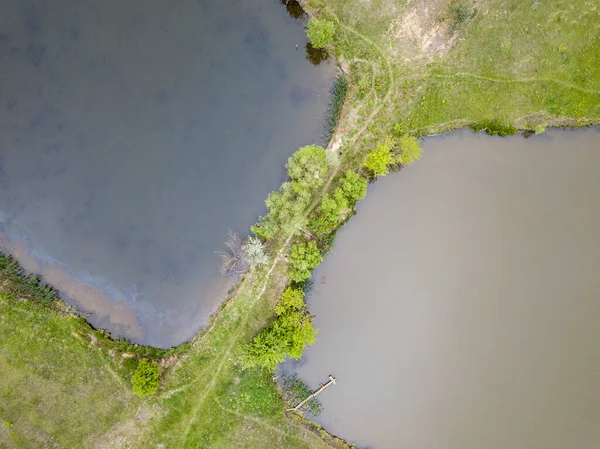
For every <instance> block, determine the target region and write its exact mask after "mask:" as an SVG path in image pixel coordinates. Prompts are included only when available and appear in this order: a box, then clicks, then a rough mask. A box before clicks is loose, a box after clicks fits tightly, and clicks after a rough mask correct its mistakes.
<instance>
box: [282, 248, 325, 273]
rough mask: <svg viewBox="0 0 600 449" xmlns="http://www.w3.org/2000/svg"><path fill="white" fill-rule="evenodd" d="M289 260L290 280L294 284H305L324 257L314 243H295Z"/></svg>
mask: <svg viewBox="0 0 600 449" xmlns="http://www.w3.org/2000/svg"><path fill="white" fill-rule="evenodd" d="M288 259H289V261H290V267H289V276H290V279H291V280H292V281H294V282H303V281H305V280H307V279H309V278H310V276H311V274H312V270H313V268H315V267H316V266H317V265H319V264H320V263H321V261H322V260H323V256H322V255H321V253H320V252H319V248H317V244H316V243H315V242H314V241H313V242H308V243H294V244H293V245H292V250H291V251H290V255H289V257H288Z"/></svg>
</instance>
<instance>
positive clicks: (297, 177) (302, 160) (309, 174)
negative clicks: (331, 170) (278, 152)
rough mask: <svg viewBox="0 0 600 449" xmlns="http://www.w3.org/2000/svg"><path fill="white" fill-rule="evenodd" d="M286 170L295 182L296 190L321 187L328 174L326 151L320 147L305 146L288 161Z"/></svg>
mask: <svg viewBox="0 0 600 449" xmlns="http://www.w3.org/2000/svg"><path fill="white" fill-rule="evenodd" d="M286 168H287V173H288V176H289V177H290V179H291V180H292V181H295V182H294V184H293V186H294V189H296V190H298V189H309V190H310V189H314V188H316V187H319V186H320V185H321V184H322V183H323V177H324V175H325V173H327V160H326V158H325V149H324V148H323V147H321V146H319V145H307V146H304V147H302V148H300V149H299V150H298V151H296V152H295V153H294V154H293V155H292V156H291V157H290V158H289V159H288V163H287V164H286Z"/></svg>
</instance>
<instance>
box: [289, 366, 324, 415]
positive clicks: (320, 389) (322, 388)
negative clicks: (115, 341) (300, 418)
mask: <svg viewBox="0 0 600 449" xmlns="http://www.w3.org/2000/svg"><path fill="white" fill-rule="evenodd" d="M329 385H335V377H333V376H332V375H331V374H330V375H329V380H328V381H327V382H325V383H324V384H321V386H320V387H319V388H317V389H316V390H315V391H313V392H312V393H311V394H310V395H309V396H308V397H307V398H306V399H305V400H303V401H302V402H300V403H299V404H298V405H297V406H296V407H292V408H288V409H287V411H288V412H292V411H294V412H295V411H297V410H298V409H300V407H302V406H303V405H304V404H306V403H307V402H308V401H310V400H311V399H312V398H314V397H316V396H317V395H318V394H319V393H321V392H322V391H323V390H324V389H325V388H327V387H328V386H329Z"/></svg>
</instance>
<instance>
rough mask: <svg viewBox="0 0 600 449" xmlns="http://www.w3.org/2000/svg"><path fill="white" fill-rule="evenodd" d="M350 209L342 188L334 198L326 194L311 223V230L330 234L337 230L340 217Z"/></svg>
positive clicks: (334, 194) (339, 188) (336, 192)
mask: <svg viewBox="0 0 600 449" xmlns="http://www.w3.org/2000/svg"><path fill="white" fill-rule="evenodd" d="M346 209H348V199H347V198H346V196H345V195H344V192H343V190H342V189H341V187H338V188H336V189H335V190H334V191H333V196H332V197H330V196H329V195H328V194H326V195H325V196H324V197H323V199H322V200H321V207H320V209H319V211H318V212H317V214H316V216H315V217H314V218H313V219H312V221H311V222H310V225H309V227H310V229H311V230H313V231H317V232H328V231H331V230H333V229H335V228H336V227H337V225H338V223H339V222H340V215H341V214H342V212H343V211H344V210H346Z"/></svg>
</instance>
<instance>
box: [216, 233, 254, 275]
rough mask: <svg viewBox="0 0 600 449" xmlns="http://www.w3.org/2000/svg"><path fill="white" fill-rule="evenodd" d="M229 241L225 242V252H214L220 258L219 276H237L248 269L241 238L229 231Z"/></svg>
mask: <svg viewBox="0 0 600 449" xmlns="http://www.w3.org/2000/svg"><path fill="white" fill-rule="evenodd" d="M228 235H229V239H228V240H227V241H226V242H225V250H223V251H216V254H217V255H218V256H219V257H220V258H221V267H220V271H221V274H222V275H224V276H231V275H234V274H235V275H239V274H242V273H244V272H245V271H246V270H247V269H248V264H247V263H246V260H245V259H244V252H243V250H242V238H241V237H240V235H239V234H238V233H237V232H233V231H231V230H229V234H228Z"/></svg>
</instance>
